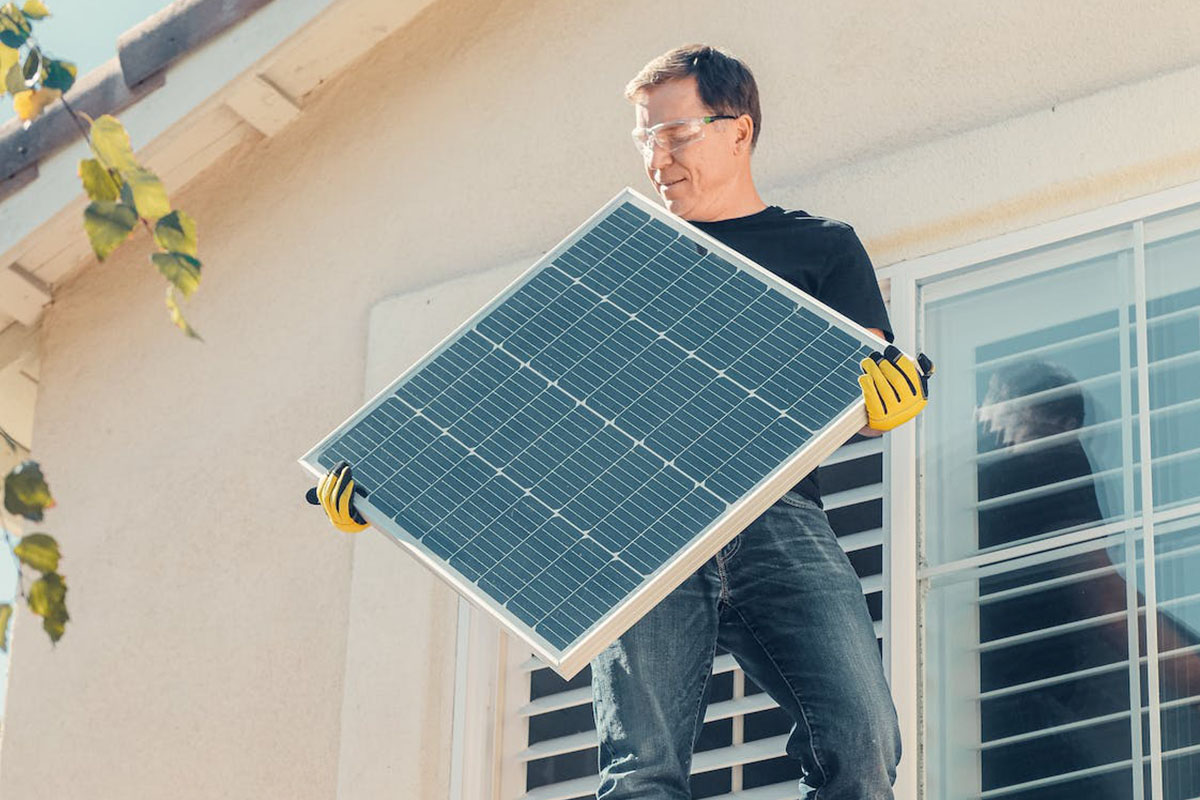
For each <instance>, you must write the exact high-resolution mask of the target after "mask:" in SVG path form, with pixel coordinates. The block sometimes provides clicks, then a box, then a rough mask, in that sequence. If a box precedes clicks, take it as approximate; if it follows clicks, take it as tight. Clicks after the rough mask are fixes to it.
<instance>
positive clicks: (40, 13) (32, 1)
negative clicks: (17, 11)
mask: <svg viewBox="0 0 1200 800" xmlns="http://www.w3.org/2000/svg"><path fill="white" fill-rule="evenodd" d="M21 10H22V11H24V12H25V16H27V17H29V18H30V19H45V18H46V17H48V16H50V9H48V8H46V5H45V4H44V3H42V1H41V0H25V5H23V6H22V7H21Z"/></svg>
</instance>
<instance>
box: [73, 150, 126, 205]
mask: <svg viewBox="0 0 1200 800" xmlns="http://www.w3.org/2000/svg"><path fill="white" fill-rule="evenodd" d="M79 178H80V180H82V181H83V191H85V192H87V196H88V199H89V200H96V201H101V202H103V201H109V202H111V201H113V200H116V199H117V184H116V183H115V182H114V181H113V177H112V174H111V173H110V172H109V171H108V170H106V169H105V168H104V166H103V165H102V164H101V163H100V162H99V161H97V160H96V159H94V158H85V159H83V160H82V161H80V162H79Z"/></svg>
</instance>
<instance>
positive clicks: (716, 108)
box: [310, 45, 932, 800]
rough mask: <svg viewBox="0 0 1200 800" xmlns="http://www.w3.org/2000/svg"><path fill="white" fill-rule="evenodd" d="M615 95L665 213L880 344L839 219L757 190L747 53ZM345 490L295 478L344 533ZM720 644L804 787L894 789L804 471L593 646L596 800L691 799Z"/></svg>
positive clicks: (339, 469)
mask: <svg viewBox="0 0 1200 800" xmlns="http://www.w3.org/2000/svg"><path fill="white" fill-rule="evenodd" d="M626 96H627V97H628V98H629V99H630V100H631V101H632V102H633V103H634V107H635V111H636V120H637V127H636V128H635V129H634V132H633V134H634V141H635V144H637V146H638V148H639V150H641V152H642V155H643V157H644V161H645V167H646V173H647V176H648V177H649V178H650V181H651V183H652V184H653V185H654V188H655V190H656V192H657V193H658V194H659V196H660V197H661V198H662V201H663V203H664V204H665V205H666V207H667V209H669V210H670V211H671V212H672V213H674V214H676V215H678V216H680V217H682V218H683V219H686V220H689V221H690V222H692V223H694V224H696V225H697V227H699V228H701V229H703V230H704V231H706V232H707V233H709V234H710V235H712V236H714V237H715V238H717V239H719V240H721V241H722V242H724V243H725V244H726V245H728V246H730V247H732V248H733V249H735V250H738V251H739V252H741V253H743V254H744V255H746V256H747V257H749V258H750V259H752V260H754V261H756V262H757V263H759V264H760V265H762V266H763V267H765V268H767V269H770V270H772V271H773V272H775V273H776V274H778V275H780V276H781V277H783V278H784V279H786V280H788V281H790V282H791V283H793V284H794V285H796V286H797V287H798V288H800V289H801V290H803V291H805V292H807V293H808V294H810V295H812V296H814V297H816V298H817V299H818V300H821V301H822V302H825V303H827V304H828V305H830V306H832V307H833V308H835V309H837V310H838V311H840V312H842V313H843V314H845V315H846V316H848V317H850V318H851V319H853V320H855V321H856V322H858V323H859V324H860V325H862V326H863V327H866V328H868V329H870V330H871V331H872V332H874V333H875V334H876V335H877V336H879V337H880V339H881V340H887V341H891V339H892V336H891V331H890V328H889V322H888V318H887V312H886V310H885V308H884V304H883V299H882V297H881V296H880V293H879V287H878V284H877V282H876V280H875V275H874V270H873V269H872V267H871V263H870V259H869V258H868V256H867V254H866V251H865V250H864V249H863V247H862V244H861V243H860V242H859V240H858V237H857V236H856V235H855V233H854V230H853V229H852V228H851V227H850V226H849V225H846V224H844V223H841V222H837V221H834V220H829V219H823V218H821V217H814V216H810V215H809V214H806V213H804V212H803V211H785V210H783V209H781V208H779V207H778V206H768V205H767V204H766V203H764V202H763V200H762V199H761V198H760V197H759V195H758V192H757V190H756V189H755V187H754V181H753V178H752V176H751V170H750V155H751V153H752V151H753V149H754V145H755V143H756V142H757V139H758V132H759V127H760V122H761V114H760V111H759V103H758V90H757V87H756V85H755V81H754V77H753V75H752V74H751V73H750V70H749V69H747V68H746V66H745V65H744V64H742V63H741V62H740V61H738V60H737V59H736V58H733V57H732V56H730V55H728V54H727V53H724V52H723V51H721V50H718V49H716V48H712V47H708V46H704V45H690V46H685V47H681V48H676V49H675V50H672V51H670V52H668V53H665V54H664V55H662V56H660V57H659V58H656V59H654V60H653V61H651V62H650V63H649V64H647V65H646V67H645V68H644V69H643V70H642V71H641V72H640V73H639V74H638V75H637V77H635V78H634V79H633V80H632V81H630V83H629V85H628V87H627V89H626ZM918 360H919V362H920V365H921V370H920V371H918V369H917V367H916V366H915V365H914V364H913V363H912V361H911V360H909V359H907V358H906V357H904V356H903V355H901V354H900V353H899V351H898V350H896V349H895V348H894V347H888V348H887V350H886V351H885V352H884V353H883V354H879V353H874V354H872V358H869V359H864V360H863V362H862V368H863V370H864V374H863V375H862V376H860V379H859V383H860V385H861V386H862V389H863V394H864V397H865V399H866V405H867V411H868V418H869V420H870V424H869V426H868V427H867V428H864V429H863V432H864V433H865V434H867V435H880V434H881V433H882V432H883V431H885V430H888V429H890V428H892V427H895V426H896V425H898V424H900V423H902V422H904V421H906V420H907V419H911V418H912V417H913V416H915V415H916V414H917V413H918V412H919V411H920V410H921V409H922V408H923V407H924V405H925V402H926V396H927V383H926V381H927V378H928V376H929V375H930V374H932V364H931V363H930V362H929V361H928V359H926V358H924V356H921V357H919V359H918ZM922 373H923V374H922ZM352 494H353V481H352V479H351V476H350V470H349V468H348V467H346V466H345V465H338V466H336V467H335V468H334V469H333V470H331V471H330V472H329V473H328V474H327V475H326V476H325V477H323V478H322V479H321V483H320V485H319V486H318V487H317V489H316V491H315V493H313V492H310V495H313V496H314V497H316V498H318V499H319V501H320V502H321V504H322V505H323V507H324V508H325V510H326V512H327V513H328V514H329V516H330V519H331V520H332V521H333V522H334V524H335V525H337V526H338V527H339V528H340V529H342V530H347V531H354V530H359V529H361V528H362V527H365V525H364V524H362V520H361V518H358V519H357V520H356V519H355V518H354V511H353V505H352V503H351V499H352ZM718 644H719V645H721V646H722V647H724V648H725V649H727V650H729V651H730V652H731V653H733V655H734V656H735V658H737V660H738V662H739V664H740V665H741V666H742V668H743V669H744V670H745V672H746V674H747V675H748V676H749V677H750V678H751V679H752V680H753V681H754V682H755V683H756V684H758V685H759V686H761V687H763V689H765V690H766V691H767V692H768V693H769V694H770V695H771V697H772V698H773V699H774V700H775V701H776V702H778V703H779V704H780V706H782V707H783V708H784V709H785V711H786V712H787V713H788V714H789V715H790V716H791V717H792V719H793V721H794V725H793V728H792V731H791V735H790V736H789V738H788V742H787V753H788V754H789V755H791V756H792V757H794V758H796V759H799V761H800V762H801V765H802V767H803V772H804V777H803V779H802V782H801V785H800V789H801V793H802V796H805V797H810V798H815V797H818V796H819V797H820V800H850V799H851V798H853V800H864V799H865V798H883V797H891V796H892V791H891V784H892V782H893V781H894V779H895V767H896V764H897V762H898V760H899V758H900V741H899V731H898V729H897V724H896V712H895V707H894V705H893V703H892V699H891V695H890V693H889V691H888V687H887V684H886V683H885V680H884V675H883V667H882V664H881V662H880V658H879V651H878V649H877V647H876V641H875V633H874V627H873V625H872V622H871V617H870V614H869V612H868V610H867V606H866V601H865V599H864V598H863V594H862V586H861V584H860V582H859V580H858V576H857V575H856V574H855V572H854V569H853V568H852V567H851V565H850V562H849V560H848V559H847V558H846V555H845V553H844V552H843V551H842V549H841V547H840V545H839V544H838V542H837V538H836V536H835V535H834V533H833V531H832V530H831V529H830V527H829V521H828V519H827V518H826V516H825V512H824V510H823V506H822V504H821V499H820V490H819V488H818V485H817V480H816V475H815V474H810V475H808V476H806V477H805V478H804V479H803V480H802V481H801V482H800V483H799V484H797V485H796V487H795V488H793V489H792V490H791V491H789V492H787V493H786V494H785V495H784V496H783V497H782V498H781V499H780V500H779V501H778V502H776V503H775V504H774V505H773V506H771V507H770V508H769V509H768V510H767V511H766V512H764V513H763V514H762V515H761V516H760V517H759V518H758V519H756V520H755V521H754V522H752V523H751V524H750V526H749V527H747V528H746V529H745V530H744V531H743V532H742V533H740V534H739V535H738V536H737V537H736V538H734V539H733V540H732V541H731V542H730V543H729V544H727V545H726V546H725V547H724V548H723V549H722V550H721V552H720V553H718V554H717V555H716V556H714V557H713V558H712V559H710V560H709V562H708V563H706V564H704V565H703V566H702V567H701V568H700V569H699V570H697V571H696V572H695V573H694V574H693V575H691V576H690V577H688V578H687V579H686V580H685V581H684V582H683V583H682V584H680V586H679V587H678V588H676V589H675V590H674V591H673V592H672V593H671V594H670V595H668V596H667V597H666V598H664V599H663V600H662V602H660V603H659V604H658V605H657V606H656V607H655V608H654V609H652V610H651V611H650V612H649V613H647V614H646V615H645V616H644V617H643V618H642V619H641V620H639V621H638V622H637V623H636V624H634V625H633V626H632V627H631V628H630V629H629V630H628V631H626V632H625V634H624V635H622V636H621V637H620V639H618V640H617V641H615V642H613V644H612V645H610V646H609V647H608V648H606V649H605V650H604V651H603V652H602V653H601V654H600V655H598V656H597V657H596V658H595V659H594V660H593V662H592V665H591V666H592V688H593V696H594V712H595V719H596V731H597V734H598V736H599V744H600V746H599V768H600V786H599V789H598V791H597V798H598V799H599V800H623V799H624V798H656V799H657V798H664V799H665V798H688V797H689V796H690V792H689V788H688V776H689V772H690V766H691V757H692V749H693V747H694V746H695V742H696V739H697V738H698V736H699V733H700V730H701V727H702V725H703V720H704V710H705V709H704V698H705V689H706V686H707V682H708V679H709V676H710V674H711V671H712V661H713V657H714V651H715V647H716V646H717V645H718Z"/></svg>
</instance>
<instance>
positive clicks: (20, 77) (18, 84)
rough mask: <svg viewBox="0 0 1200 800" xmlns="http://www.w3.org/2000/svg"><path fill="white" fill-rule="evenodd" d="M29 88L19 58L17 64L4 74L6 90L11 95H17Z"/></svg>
mask: <svg viewBox="0 0 1200 800" xmlns="http://www.w3.org/2000/svg"><path fill="white" fill-rule="evenodd" d="M28 88H29V87H28V86H26V85H25V76H24V74H22V72H21V61H20V59H19V58H18V60H17V62H16V63H15V64H12V65H11V66H10V67H9V68H8V69H7V70H5V72H4V90H5V91H6V92H8V93H9V94H17V93H18V92H23V91H25V90H26V89H28Z"/></svg>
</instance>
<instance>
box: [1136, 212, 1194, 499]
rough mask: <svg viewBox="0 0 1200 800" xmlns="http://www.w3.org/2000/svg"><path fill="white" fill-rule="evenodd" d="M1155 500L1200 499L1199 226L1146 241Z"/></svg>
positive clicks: (1147, 316)
mask: <svg viewBox="0 0 1200 800" xmlns="http://www.w3.org/2000/svg"><path fill="white" fill-rule="evenodd" d="M1146 295H1147V298H1146V318H1147V334H1148V335H1147V344H1148V348H1149V356H1150V358H1149V363H1150V409H1151V412H1150V425H1151V432H1150V433H1151V435H1150V443H1151V450H1152V454H1153V459H1154V471H1153V477H1154V506H1155V508H1156V509H1160V510H1161V509H1166V508H1172V507H1175V506H1179V505H1182V504H1186V503H1194V502H1196V501H1197V500H1198V499H1200V232H1195V231H1193V232H1191V233H1188V234H1185V235H1182V236H1174V237H1171V238H1168V239H1165V240H1161V241H1157V242H1151V243H1148V244H1147V245H1146Z"/></svg>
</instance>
